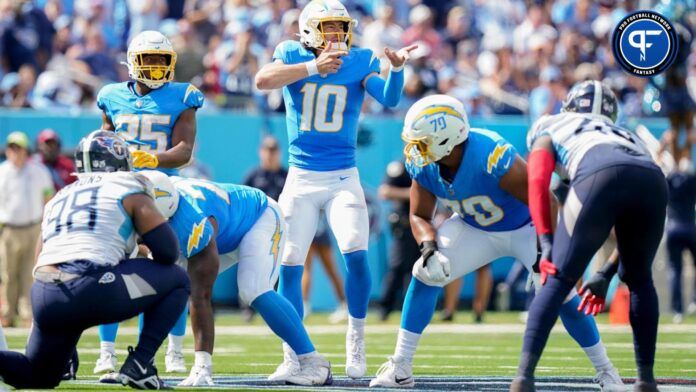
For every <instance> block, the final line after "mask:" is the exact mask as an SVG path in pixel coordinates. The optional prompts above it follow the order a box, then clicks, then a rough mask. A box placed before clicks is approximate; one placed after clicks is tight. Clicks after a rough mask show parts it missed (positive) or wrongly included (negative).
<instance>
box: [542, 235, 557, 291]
mask: <svg viewBox="0 0 696 392" xmlns="http://www.w3.org/2000/svg"><path fill="white" fill-rule="evenodd" d="M539 243H540V244H541V257H540V261H539V272H540V273H541V279H540V282H541V284H542V285H544V284H546V279H548V277H549V275H556V273H557V272H558V270H557V269H556V266H555V265H553V262H551V249H552V247H553V236H552V235H551V234H542V235H540V236H539Z"/></svg>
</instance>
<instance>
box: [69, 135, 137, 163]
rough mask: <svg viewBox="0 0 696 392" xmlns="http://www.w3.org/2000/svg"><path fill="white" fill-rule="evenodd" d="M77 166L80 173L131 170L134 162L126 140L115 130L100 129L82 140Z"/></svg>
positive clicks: (77, 156)
mask: <svg viewBox="0 0 696 392" xmlns="http://www.w3.org/2000/svg"><path fill="white" fill-rule="evenodd" d="M75 167H76V168H77V172H78V173H93V172H116V171H131V170H132V168H133V163H132V161H131V155H130V151H129V150H128V145H127V144H126V141H125V140H123V139H122V138H121V137H120V136H118V135H117V134H116V133H114V132H111V131H104V130H102V129H98V130H96V131H94V132H92V133H90V134H89V135H87V136H85V137H83V138H82V140H80V143H79V144H78V145H77V149H76V150H75Z"/></svg>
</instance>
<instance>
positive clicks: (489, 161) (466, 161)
mask: <svg viewBox="0 0 696 392" xmlns="http://www.w3.org/2000/svg"><path fill="white" fill-rule="evenodd" d="M516 156H517V151H516V150H515V148H514V147H513V146H512V145H511V144H509V143H508V142H507V141H505V139H503V138H502V137H500V135H498V134H497V133H495V132H491V131H488V130H485V129H475V128H474V129H471V131H470V132H469V138H468V139H467V141H466V142H465V143H464V155H463V157H462V162H461V164H460V165H459V169H458V171H457V174H456V175H455V177H454V180H453V182H452V183H449V182H447V181H446V180H444V179H443V178H442V177H441V176H440V166H439V165H438V164H437V163H431V164H429V165H427V166H424V167H417V166H414V165H412V164H407V165H406V169H407V170H408V173H409V174H410V176H411V178H412V179H414V180H415V181H416V182H418V184H419V185H420V186H422V187H424V188H425V189H427V190H428V191H430V192H431V193H432V194H433V195H435V196H437V198H438V200H439V201H440V202H441V203H442V204H444V205H445V206H446V207H447V208H449V209H450V210H452V211H454V212H456V213H457V214H458V215H459V216H460V217H461V218H462V219H464V221H465V222H466V223H467V224H468V225H470V226H473V227H476V228H478V229H481V230H484V231H508V230H514V229H517V228H519V227H521V226H523V225H525V224H527V223H529V222H530V221H531V217H530V215H529V209H528V208H527V206H526V205H525V204H524V203H522V202H521V201H519V200H518V199H517V198H515V197H514V196H512V195H511V194H509V193H507V192H506V191H504V190H503V189H501V188H500V186H499V183H500V179H501V178H502V177H503V176H504V175H505V174H506V173H507V172H508V171H509V170H510V168H511V167H512V164H513V163H514V161H515V157H516Z"/></svg>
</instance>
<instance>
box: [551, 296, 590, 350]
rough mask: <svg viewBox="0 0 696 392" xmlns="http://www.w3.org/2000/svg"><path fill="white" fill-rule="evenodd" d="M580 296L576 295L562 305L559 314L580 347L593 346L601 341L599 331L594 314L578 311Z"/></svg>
mask: <svg viewBox="0 0 696 392" xmlns="http://www.w3.org/2000/svg"><path fill="white" fill-rule="evenodd" d="M579 305H580V297H579V296H578V295H576V296H575V297H573V299H571V300H570V301H568V302H566V303H564V304H563V305H562V306H561V310H560V312H559V315H560V316H561V321H562V322H563V326H564V327H565V329H566V331H568V333H569V334H570V336H571V337H572V338H573V339H575V341H576V342H578V344H579V345H580V347H591V346H594V345H595V344H597V343H599V331H598V330H597V324H596V323H595V319H594V317H592V316H589V315H585V314H584V313H582V312H579V311H578V306H579Z"/></svg>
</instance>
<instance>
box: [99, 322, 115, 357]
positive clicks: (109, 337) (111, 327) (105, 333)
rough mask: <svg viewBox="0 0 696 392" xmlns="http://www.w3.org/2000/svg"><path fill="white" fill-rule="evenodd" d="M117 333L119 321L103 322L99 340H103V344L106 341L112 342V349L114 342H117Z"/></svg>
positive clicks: (100, 327)
mask: <svg viewBox="0 0 696 392" xmlns="http://www.w3.org/2000/svg"><path fill="white" fill-rule="evenodd" d="M117 334H118V323H113V324H102V325H100V326H99V340H101V342H102V344H104V343H105V342H110V343H111V348H112V351H113V347H114V342H116V335H117ZM102 347H103V346H102Z"/></svg>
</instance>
